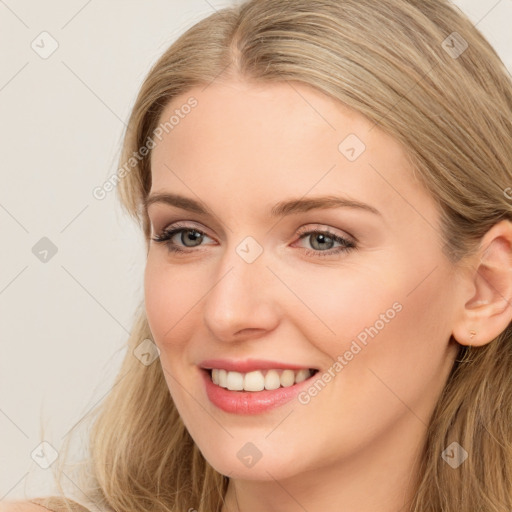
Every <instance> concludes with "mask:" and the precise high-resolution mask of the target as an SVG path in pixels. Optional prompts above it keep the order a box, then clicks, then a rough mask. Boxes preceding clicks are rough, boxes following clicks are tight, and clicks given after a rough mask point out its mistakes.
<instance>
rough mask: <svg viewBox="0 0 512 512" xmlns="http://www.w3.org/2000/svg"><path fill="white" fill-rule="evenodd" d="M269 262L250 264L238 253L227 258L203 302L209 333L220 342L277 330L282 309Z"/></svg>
mask: <svg viewBox="0 0 512 512" xmlns="http://www.w3.org/2000/svg"><path fill="white" fill-rule="evenodd" d="M276 284H278V283H276V279H275V277H274V276H273V274H272V272H271V271H270V270H269V269H268V268H267V266H266V264H265V259H264V257H263V255H262V256H260V257H259V258H258V259H257V260H256V261H254V262H252V263H247V262H246V261H244V260H243V259H242V258H241V257H240V256H239V255H238V254H237V253H236V252H235V251H234V250H233V251H231V254H229V255H227V257H225V258H224V259H223V264H222V265H221V266H219V271H218V272H217V273H216V275H215V278H214V279H213V280H212V282H211V289H210V291H209V292H208V293H207V295H206V297H205V299H204V303H203V313H202V314H203V318H204V322H205V324H206V327H207V328H208V330H209V331H210V332H211V333H212V336H213V337H214V338H215V339H218V340H220V341H238V340H240V339H242V338H243V339H246V338H247V337H249V338H253V337H259V336H263V335H264V334H265V333H267V332H270V331H272V330H273V329H275V327H276V326H277V324H278V322H279V317H280V314H281V308H280V307H279V303H278V302H279V301H278V298H277V295H276V294H277V293H278V292H277V290H276Z"/></svg>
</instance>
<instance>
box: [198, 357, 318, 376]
mask: <svg viewBox="0 0 512 512" xmlns="http://www.w3.org/2000/svg"><path fill="white" fill-rule="evenodd" d="M199 366H200V367H201V368H203V369H205V370H211V369H212V368H218V369H224V370H227V371H233V372H240V373H247V372H252V371H254V370H270V369H280V368H282V369H284V370H287V369H290V370H302V369H309V368H312V367H311V366H308V365H301V364H290V363H282V362H280V361H269V360H266V359H243V360H242V359H238V360H236V359H205V360H204V361H201V362H200V363H199Z"/></svg>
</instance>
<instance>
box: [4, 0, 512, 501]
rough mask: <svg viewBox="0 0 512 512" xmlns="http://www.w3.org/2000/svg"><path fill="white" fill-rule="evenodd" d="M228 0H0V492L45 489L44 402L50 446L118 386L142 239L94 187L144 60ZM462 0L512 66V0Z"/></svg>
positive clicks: (17, 494)
mask: <svg viewBox="0 0 512 512" xmlns="http://www.w3.org/2000/svg"><path fill="white" fill-rule="evenodd" d="M376 1H377V0H376ZM231 3H234V2H228V1H224V2H222V1H215V0H208V1H207V0H149V1H139V2H135V1H134V0H130V1H128V0H108V1H102V2H100V1H98V0H89V1H87V0H73V1H63V0H59V1H57V0H53V1H46V2H37V1H35V0H32V1H23V0H5V1H4V0H0V53H1V62H2V66H1V69H0V119H1V133H0V141H1V142H0V144H1V146H0V147H1V153H0V155H1V158H2V162H1V173H2V181H1V183H2V185H1V188H0V233H1V235H2V246H1V253H0V254H1V260H0V349H1V352H0V433H1V437H0V499H6V500H14V499H20V498H23V497H24V496H25V495H28V496H35V495H46V494H49V493H50V492H51V486H52V480H51V469H43V468H42V467H40V466H39V465H38V464H37V463H36V462H35V461H34V460H33V459H32V458H31V453H33V452H34V450H36V449H37V447H38V445H39V443H40V441H41V439H40V437H39V436H40V429H39V424H40V416H41V414H42V416H43V422H44V425H45V440H46V441H47V442H49V443H50V444H51V445H52V446H54V447H55V448H56V449H57V451H58V449H59V447H60V445H61V444H62V442H63V440H64V439H65V437H66V436H67V435H69V433H70V432H71V431H72V430H73V429H74V428H75V427H76V426H77V425H79V424H80V420H81V418H83V416H84V415H85V414H86V413H87V412H88V411H89V410H90V409H91V408H92V407H93V406H94V405H95V404H96V403H98V402H99V401H101V400H102V398H103V397H104V396H105V394H106V393H108V391H109V389H110V387H111V385H112V382H113V379H114V377H115V375H116V373H117V371H118V368H119V364H120V362H121V360H122V357H123V355H124V354H125V350H124V349H123V347H124V344H125V342H126V340H127V337H128V333H129V331H130V329H131V322H132V317H133V313H134V309H135V307H136V305H137V304H138V303H139V302H140V300H141V299H142V293H143V289H142V282H143V281H142V279H143V270H144V257H145V255H144V243H143V238H142V234H141V233H140V232H139V231H138V229H137V227H136V225H134V224H133V223H132V221H130V220H129V219H127V218H125V216H124V214H122V212H121V210H120V207H119V206H118V204H117V199H116V195H115V193H114V192H111V193H110V194H109V195H108V196H107V197H106V198H105V199H104V200H102V201H100V200H97V199H95V198H94V197H93V195H92V190H93V189H94V187H97V186H99V185H101V184H102V183H103V182H104V181H105V179H106V178H107V177H108V176H110V175H111V174H112V173H113V172H115V171H116V170H117V168H118V156H119V149H120V144H121V136H122V133H123V130H124V126H125V123H126V121H127V119H128V115H129V112H130V108H131V106H132V105H133V102H134V100H135V96H136V94H137V93H138V89H139V87H140V84H141V82H142V80H143V78H144V77H145V75H146V73H147V72H148V70H149V68H150V66H151V65H152V64H153V63H154V62H155V61H156V59H157V58H158V57H159V56H160V55H161V54H162V53H163V51H164V50H165V49H166V48H167V47H168V46H169V45H170V44H171V43H172V42H173V41H174V40H175V39H176V37H177V36H178V35H180V34H181V33H182V32H183V31H184V30H185V29H187V28H188V27H190V26H192V25H193V24H194V23H196V22H197V21H198V20H199V19H201V18H203V17H205V16H206V15H208V14H210V13H212V12H213V11H214V9H218V8H221V7H224V6H227V5H230V4H231ZM456 5H458V6H459V7H460V8H461V9H462V10H463V11H464V12H466V13H467V14H468V15H469V17H470V19H471V20H472V21H473V23H474V24H476V25H477V26H478V28H479V29H480V30H481V31H482V32H483V33H484V35H485V36H486V37H487V38H488V39H489V41H490V42H491V44H492V45H493V46H494V47H495V48H496V49H497V51H498V53H499V54H500V56H501V57H502V59H503V61H504V62H505V64H506V65H507V66H508V68H509V69H512V33H511V30H510V20H511V19H512V0H500V1H497V0H458V1H457V2H456ZM42 32H47V34H43V35H41V33H42ZM57 44H58V47H57V49H56V50H55V51H54V53H52V54H51V55H47V54H48V53H49V52H50V51H51V50H52V45H53V46H56V45H57ZM43 238H44V239H48V240H49V241H50V242H48V240H43V241H41V239H43ZM34 247H35V249H34ZM51 247H54V249H53V250H55V249H56V251H57V252H56V253H55V254H52V249H51ZM45 250H47V251H48V253H44V251H45ZM41 258H43V259H46V261H41Z"/></svg>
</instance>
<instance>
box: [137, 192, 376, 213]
mask: <svg viewBox="0 0 512 512" xmlns="http://www.w3.org/2000/svg"><path fill="white" fill-rule="evenodd" d="M154 203H163V204H167V205H170V206H175V207H176V208H180V209H182V210H187V211H189V212H192V213H198V214H201V215H211V216H212V217H215V215H214V213H213V211H212V210H210V208H208V207H207V206H206V205H204V204H203V203H201V202H200V201H196V200H195V199H192V198H189V197H185V196H181V195H179V194H169V193H155V194H151V195H150V196H148V197H147V198H146V199H145V201H144V208H145V210H146V212H147V211H148V208H149V206H150V205H152V204H154ZM332 208H354V209H358V210H363V211H367V212H370V213H373V214H375V215H380V216H382V214H381V212H379V210H377V209H376V208H374V207H373V206H370V205H369V204H366V203H361V202H360V201H355V200H353V199H349V198H344V197H338V196H330V195H327V196H317V197H310V198H301V199H289V200H286V201H281V202H279V203H277V204H276V205H274V206H273V207H272V209H271V210H270V217H272V218H275V217H284V216H286V215H291V214H294V213H304V212H308V211H310V210H317V209H322V210H325V209H332Z"/></svg>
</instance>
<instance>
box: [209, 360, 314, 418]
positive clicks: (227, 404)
mask: <svg viewBox="0 0 512 512" xmlns="http://www.w3.org/2000/svg"><path fill="white" fill-rule="evenodd" d="M251 364H252V363H251ZM273 364H275V363H273ZM215 367H216V366H214V368H215ZM259 368H260V369H263V368H262V367H261V366H259ZM272 368H279V366H277V367H276V366H273V367H272ZM301 368H304V367H298V368H297V369H299V370H300V369H301ZM285 369H287V368H285ZM289 369H294V368H289ZM232 371H237V370H232ZM200 373H201V375H202V377H203V380H204V383H205V387H206V395H207V396H208V399H209V400H210V402H211V403H212V404H213V405H215V406H216V407H218V408H219V409H221V410H223V411H224V412H228V413H232V414H238V415H251V414H261V413H264V412H266V411H269V410H271V409H274V408H276V407H279V406H281V405H284V404H285V403H287V402H290V401H291V400H293V399H294V398H295V397H296V396H297V395H298V394H299V393H300V392H301V391H302V390H303V389H304V388H306V387H308V386H309V385H311V382H312V380H313V379H314V378H315V377H316V374H314V375H312V376H311V377H309V378H308V379H306V380H303V381H302V382H299V383H298V384H293V386H288V387H285V388H283V387H280V388H277V389H272V390H269V389H264V390H263V391H230V390H229V389H226V388H222V387H220V386H218V385H217V384H214V383H213V382H212V379H211V377H210V370H208V369H204V368H201V369H200Z"/></svg>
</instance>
